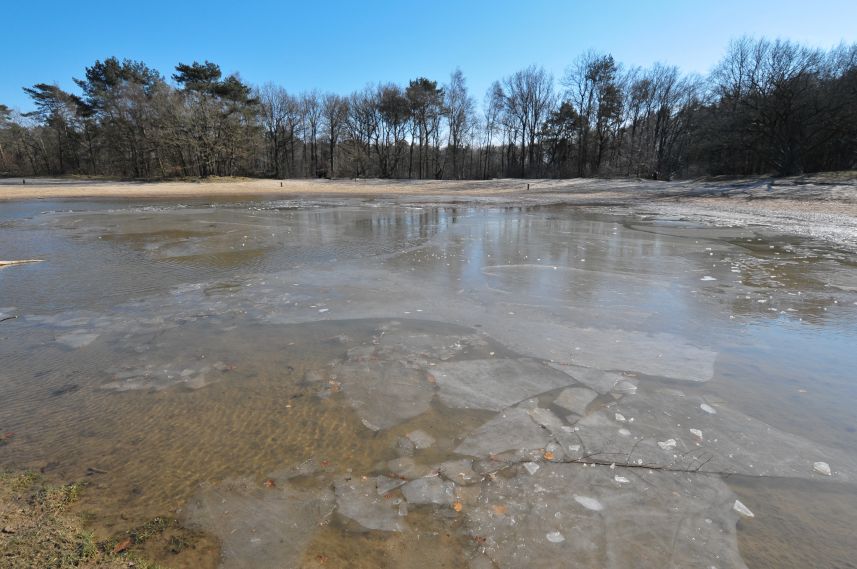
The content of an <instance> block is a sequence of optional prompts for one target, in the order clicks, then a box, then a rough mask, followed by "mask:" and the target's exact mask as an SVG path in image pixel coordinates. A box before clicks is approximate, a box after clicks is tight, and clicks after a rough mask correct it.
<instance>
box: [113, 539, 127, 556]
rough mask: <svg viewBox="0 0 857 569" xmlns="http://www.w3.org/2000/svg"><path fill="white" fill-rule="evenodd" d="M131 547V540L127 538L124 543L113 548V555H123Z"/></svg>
mask: <svg viewBox="0 0 857 569" xmlns="http://www.w3.org/2000/svg"><path fill="white" fill-rule="evenodd" d="M129 547H131V538H130V537H126V538H125V539H123V540H122V541H120V542H119V543H117V544H116V546H115V547H114V548H113V555H117V554H119V553H122V552H123V551H125V550H126V549H128V548H129Z"/></svg>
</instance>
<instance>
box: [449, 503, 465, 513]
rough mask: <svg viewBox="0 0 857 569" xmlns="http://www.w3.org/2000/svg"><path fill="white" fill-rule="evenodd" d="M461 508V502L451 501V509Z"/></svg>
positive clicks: (457, 509) (458, 510)
mask: <svg viewBox="0 0 857 569" xmlns="http://www.w3.org/2000/svg"><path fill="white" fill-rule="evenodd" d="M461 508H463V506H462V505H461V502H453V503H452V509H453V510H455V511H456V512H460V511H461Z"/></svg>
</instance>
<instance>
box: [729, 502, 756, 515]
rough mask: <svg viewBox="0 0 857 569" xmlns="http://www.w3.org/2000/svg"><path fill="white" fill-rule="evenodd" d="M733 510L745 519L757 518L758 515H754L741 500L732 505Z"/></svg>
mask: <svg viewBox="0 0 857 569" xmlns="http://www.w3.org/2000/svg"><path fill="white" fill-rule="evenodd" d="M732 509H733V510H735V511H736V512H738V513H739V514H741V515H742V516H744V517H745V518H755V517H756V514H754V513H753V512H752V511H751V510H750V508H748V507H747V506H745V505H744V504H743V502H741V500H735V503H734V504H733V505H732Z"/></svg>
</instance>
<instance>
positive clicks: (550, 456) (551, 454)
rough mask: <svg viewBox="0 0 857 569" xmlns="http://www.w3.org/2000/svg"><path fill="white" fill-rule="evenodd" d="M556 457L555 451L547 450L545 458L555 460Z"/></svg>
mask: <svg viewBox="0 0 857 569" xmlns="http://www.w3.org/2000/svg"><path fill="white" fill-rule="evenodd" d="M554 458H555V456H554V453H552V452H551V451H549V450H546V451H545V460H553V459H554Z"/></svg>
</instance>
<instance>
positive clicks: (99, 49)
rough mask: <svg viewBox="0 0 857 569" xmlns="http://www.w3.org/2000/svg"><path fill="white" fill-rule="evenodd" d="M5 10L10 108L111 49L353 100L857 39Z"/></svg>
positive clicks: (490, 13)
mask: <svg viewBox="0 0 857 569" xmlns="http://www.w3.org/2000/svg"><path fill="white" fill-rule="evenodd" d="M0 15H1V16H2V19H3V20H4V25H3V26H2V34H0V54H2V56H0V103H5V104H7V105H9V106H11V107H13V108H20V109H21V110H28V109H29V108H30V105H29V101H28V99H27V97H26V96H25V95H24V93H23V92H22V91H21V87H22V86H25V85H32V84H33V83H37V82H47V83H53V82H56V83H58V84H59V85H60V86H62V87H64V88H66V89H72V88H73V87H74V85H73V83H72V80H71V78H72V77H80V76H82V75H83V69H84V67H85V66H87V65H91V64H92V63H93V62H94V61H95V60H96V59H104V58H106V57H109V56H111V55H115V56H117V57H120V58H124V57H128V58H131V59H140V60H143V61H145V62H146V63H148V64H149V65H150V66H152V67H155V68H157V69H159V70H160V71H161V72H162V73H163V74H164V75H165V76H167V77H169V75H170V74H171V73H172V71H173V67H174V66H175V64H176V63H177V62H179V61H181V62H191V61H193V60H199V61H202V60H204V59H208V60H210V61H213V62H215V63H218V64H220V66H221V67H222V68H223V70H224V72H227V73H230V72H235V71H237V72H239V73H240V74H241V76H242V77H243V78H244V80H245V81H248V82H250V83H253V84H261V83H264V82H266V81H273V82H275V83H278V84H281V85H283V86H284V87H286V89H288V90H289V91H293V92H299V91H302V90H306V89H310V88H313V87H316V88H319V89H321V90H322V91H336V92H340V93H348V92H351V91H353V90H355V89H359V88H362V87H363V86H365V85H366V84H367V83H374V82H378V81H394V82H399V83H404V82H406V81H407V80H408V79H411V78H414V77H417V76H421V75H422V76H427V77H430V78H433V79H437V80H439V81H441V82H443V81H446V80H447V79H448V76H449V73H450V71H452V70H453V69H454V68H455V67H456V66H458V67H460V68H461V69H462V71H463V72H464V74H465V76H466V77H467V81H468V85H469V87H470V88H471V91H472V92H473V94H474V96H475V97H476V99H477V101H481V100H482V98H483V95H484V93H485V90H486V89H487V88H488V86H489V85H490V83H491V81H493V80H494V79H499V78H501V77H503V76H505V75H508V74H510V73H512V72H514V71H516V70H517V69H520V68H522V67H525V66H527V65H529V64H531V63H536V64H539V65H543V66H544V67H545V68H546V69H548V71H550V72H552V73H553V74H554V75H555V76H556V77H557V78H559V77H560V76H561V75H562V72H563V70H564V68H565V67H566V66H567V65H568V64H569V63H570V62H571V61H572V60H573V59H574V58H575V57H576V56H577V55H578V54H579V53H581V52H582V51H585V50H586V49H588V48H595V49H597V50H600V51H606V52H610V53H612V54H613V55H614V57H615V58H616V59H617V60H619V61H621V62H623V63H625V64H632V65H649V64H652V63H654V62H657V61H661V62H665V63H671V64H675V65H678V66H680V67H681V68H682V69H684V70H686V71H697V72H700V73H705V72H706V71H708V70H709V69H710V68H711V66H712V65H713V64H714V63H715V62H716V61H717V60H718V58H719V57H720V56H721V54H722V53H723V50H724V48H725V46H726V44H727V42H728V41H729V40H730V39H731V38H735V37H739V36H741V35H745V34H747V35H755V36H768V37H782V38H789V39H794V40H798V41H801V42H804V43H807V44H810V45H814V46H819V47H831V46H832V45H835V44H838V43H839V42H840V41H843V40H844V41H846V42H849V43H851V42H855V41H857V23H855V22H857V0H816V1H813V2H806V1H805V0H804V1H798V0H760V1H753V0H743V1H735V0H717V1H700V0H696V1H691V0H687V1H679V0H633V1H632V0H621V1H620V0H601V1H594V0H593V1H590V2H578V1H565V2H559V1H553V2H550V1H545V0H517V1H506V0H495V1H490V2H489V1H482V0H472V1H471V0H457V1H446V0H443V1H437V2H416V1H406V0H401V1H399V2H381V1H375V0H353V1H336V2H321V1H317V0H316V1H311V0H310V1H302V2H290V1H279V2H276V1H268V0H266V1H258V2H254V1H250V0H245V1H244V2H236V1H234V0H233V1H230V2H222V1H220V0H208V1H205V2H197V1H193V2H191V1H185V0H173V1H172V2H163V1H161V0H147V1H146V0H144V1H138V2H123V1H121V0H118V1H117V0H113V1H111V2H103V1H102V2H93V1H79V2H69V1H67V0H64V1H55V0H46V1H44V2H41V3H38V4H32V3H29V2H21V1H16V0H10V2H7V3H5V5H4V7H3V8H2V10H0Z"/></svg>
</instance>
